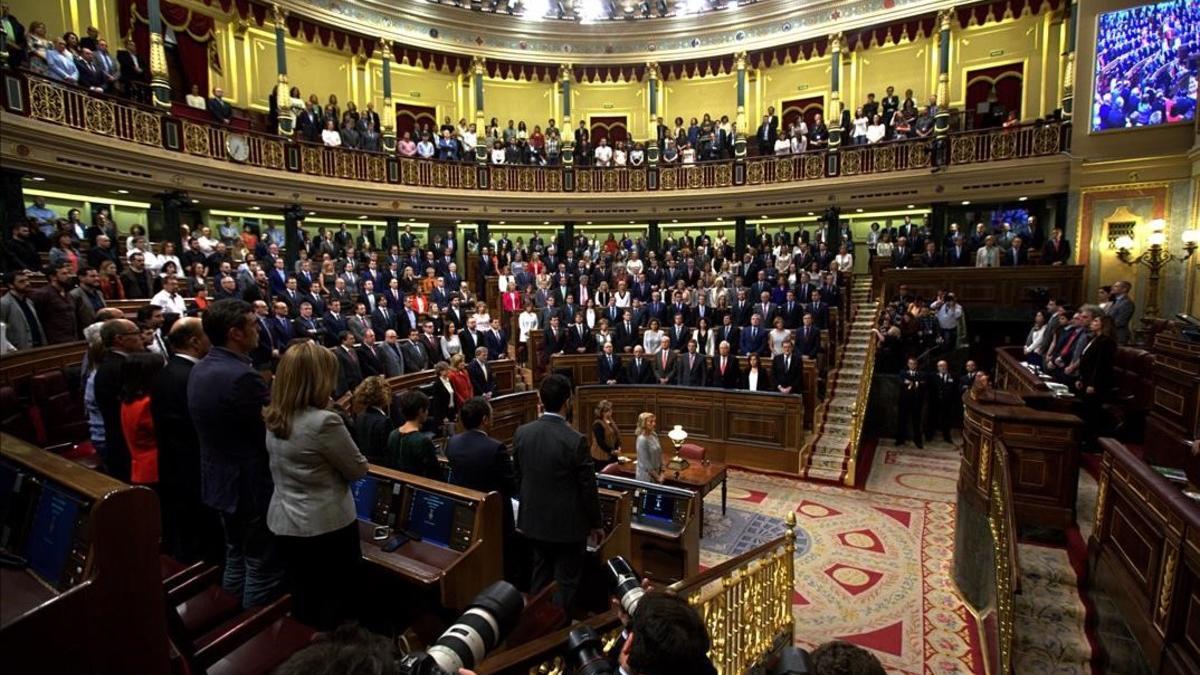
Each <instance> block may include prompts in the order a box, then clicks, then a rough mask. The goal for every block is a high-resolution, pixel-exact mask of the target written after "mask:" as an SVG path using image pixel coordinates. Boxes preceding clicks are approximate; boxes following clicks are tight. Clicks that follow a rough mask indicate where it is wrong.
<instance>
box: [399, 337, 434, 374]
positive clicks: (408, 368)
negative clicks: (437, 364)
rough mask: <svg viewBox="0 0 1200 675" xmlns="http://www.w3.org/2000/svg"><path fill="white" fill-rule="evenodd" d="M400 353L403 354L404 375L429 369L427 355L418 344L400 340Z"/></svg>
mask: <svg viewBox="0 0 1200 675" xmlns="http://www.w3.org/2000/svg"><path fill="white" fill-rule="evenodd" d="M400 353H402V354H404V372H405V373H416V372H419V371H422V370H425V369H426V368H428V367H429V353H428V352H426V351H425V348H424V347H423V346H421V344H420V343H418V342H412V341H410V340H402V341H401V342H400Z"/></svg>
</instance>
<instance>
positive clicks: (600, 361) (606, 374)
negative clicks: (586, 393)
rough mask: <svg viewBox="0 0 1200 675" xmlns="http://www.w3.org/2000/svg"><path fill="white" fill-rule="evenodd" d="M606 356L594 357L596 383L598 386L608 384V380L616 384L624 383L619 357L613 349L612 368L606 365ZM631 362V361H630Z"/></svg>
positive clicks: (607, 359) (622, 368)
mask: <svg viewBox="0 0 1200 675" xmlns="http://www.w3.org/2000/svg"><path fill="white" fill-rule="evenodd" d="M614 347H615V346H614ZM609 358H610V357H608V356H606V355H605V354H600V355H599V356H597V357H596V382H598V383H600V384H608V381H609V380H613V381H615V382H616V383H617V384H624V383H625V369H624V367H623V366H622V364H621V357H620V356H618V355H617V353H616V350H615V348H614V351H613V355H612V357H611V358H612V366H611V367H610V366H609V364H608V361H609ZM630 361H632V359H630Z"/></svg>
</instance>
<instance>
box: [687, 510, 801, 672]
mask: <svg viewBox="0 0 1200 675" xmlns="http://www.w3.org/2000/svg"><path fill="white" fill-rule="evenodd" d="M786 523H787V532H786V533H785V534H784V535H783V536H781V537H779V538H778V539H775V540H773V541H769V542H767V543H765V544H762V545H760V546H758V547H757V548H755V549H753V550H751V551H748V552H746V553H743V554H742V555H740V556H738V557H736V558H732V559H730V560H727V561H725V562H724V563H722V564H720V565H717V566H716V567H713V568H711V569H708V570H705V571H704V572H703V573H701V574H699V575H697V576H695V577H692V578H690V579H685V580H683V581H679V582H677V583H675V584H674V585H672V586H671V587H670V590H671V591H673V592H675V593H677V594H679V595H681V596H684V597H686V598H687V599H688V602H689V603H690V604H691V605H692V606H693V607H695V608H696V611H697V612H699V613H700V617H701V618H702V619H703V620H704V624H705V626H706V627H707V628H708V635H709V639H710V640H711V642H712V646H711V649H710V651H709V658H710V659H711V660H712V663H713V665H714V666H716V668H717V673H719V674H720V675H741V674H742V673H746V672H749V671H750V669H751V668H753V667H755V666H759V665H762V663H763V662H764V660H765V659H766V657H767V656H768V655H769V654H771V653H772V652H774V651H776V650H777V649H779V648H780V647H782V646H785V645H790V644H792V641H793V639H794V637H793V634H794V630H795V627H794V622H795V617H794V616H793V615H792V597H793V593H794V588H795V581H794V580H795V574H796V571H795V553H796V514H795V513H791V512H789V513H788V514H787V518H786Z"/></svg>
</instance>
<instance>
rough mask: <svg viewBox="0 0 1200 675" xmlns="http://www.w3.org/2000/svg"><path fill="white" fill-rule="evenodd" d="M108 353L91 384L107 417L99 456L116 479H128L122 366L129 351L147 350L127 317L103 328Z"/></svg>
mask: <svg viewBox="0 0 1200 675" xmlns="http://www.w3.org/2000/svg"><path fill="white" fill-rule="evenodd" d="M100 341H101V342H102V343H103V344H104V349H105V353H104V356H103V357H101V359H100V363H99V364H97V365H96V378H95V381H94V383H93V385H92V387H93V392H94V394H93V395H94V397H95V405H96V408H97V409H98V410H99V412H100V416H101V417H102V418H103V420H104V438H103V440H102V447H103V450H101V451H100V452H101V454H100V458H101V459H102V460H103V461H104V470H105V471H106V472H107V473H108V474H109V475H110V476H112V477H113V478H116V479H117V480H122V481H125V482H127V483H128V482H129V447H128V446H127V445H126V444H125V434H124V433H123V432H122V431H121V384H122V382H123V380H122V377H121V365H122V364H123V363H124V362H125V358H126V357H127V356H129V355H130V354H134V353H137V352H143V351H146V347H145V344H144V343H143V342H142V331H141V330H140V329H139V328H138V326H137V324H135V323H134V322H132V321H130V320H128V319H111V320H109V321H105V322H104V325H102V326H101V327H100Z"/></svg>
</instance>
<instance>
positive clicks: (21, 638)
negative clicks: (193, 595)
mask: <svg viewBox="0 0 1200 675" xmlns="http://www.w3.org/2000/svg"><path fill="white" fill-rule="evenodd" d="M0 446H2V447H0V528H2V529H0V550H2V551H3V553H4V555H5V556H6V560H5V561H4V562H5V564H4V565H3V566H0V664H2V667H3V669H4V671H5V672H9V673H138V674H139V675H143V674H144V675H158V674H165V673H168V672H169V668H170V666H169V661H168V652H167V624H166V606H165V602H164V597H163V580H162V572H161V569H160V562H159V554H158V546H159V537H160V534H161V526H160V523H159V507H158V498H157V497H156V496H155V494H154V492H152V491H151V490H150V489H149V488H146V487H133V486H130V485H126V484H125V483H122V482H120V481H117V480H114V479H112V478H109V477H108V476H105V475H103V474H101V473H98V472H96V471H92V470H91V469H88V468H85V467H83V466H80V465H78V464H75V463H73V462H71V461H69V460H66V459H64V458H62V457H59V456H58V455H55V454H53V453H50V452H46V451H45V450H42V449H40V448H37V447H34V446H32V445H29V444H28V443H25V442H23V441H20V440H18V439H16V438H13V437H11V436H7V435H4V436H0Z"/></svg>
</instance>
